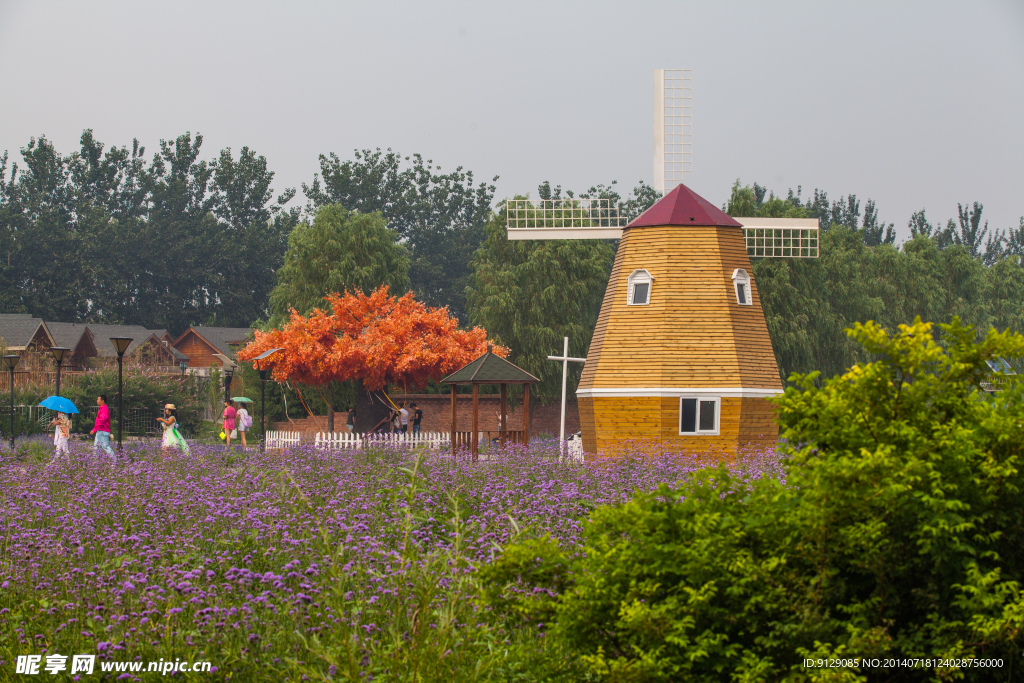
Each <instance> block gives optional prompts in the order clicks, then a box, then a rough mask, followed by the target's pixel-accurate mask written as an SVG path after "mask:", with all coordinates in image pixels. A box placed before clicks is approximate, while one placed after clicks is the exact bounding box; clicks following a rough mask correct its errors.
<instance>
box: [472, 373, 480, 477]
mask: <svg viewBox="0 0 1024 683" xmlns="http://www.w3.org/2000/svg"><path fill="white" fill-rule="evenodd" d="M479 393H480V385H479V384H474V385H473V460H476V456H477V447H478V446H479V443H478V440H477V431H476V430H477V429H478V427H479V419H478V415H477V403H476V399H477V395H478V394H479Z"/></svg>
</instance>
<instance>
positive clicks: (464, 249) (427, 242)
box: [302, 148, 498, 322]
mask: <svg viewBox="0 0 1024 683" xmlns="http://www.w3.org/2000/svg"><path fill="white" fill-rule="evenodd" d="M353 156H354V157H355V158H354V159H348V160H345V161H342V160H341V159H340V158H339V157H338V155H336V154H334V153H331V154H330V155H329V156H325V155H320V172H321V174H322V176H323V180H322V181H321V179H320V175H319V174H318V175H316V176H314V177H313V182H312V183H311V184H310V185H306V184H305V183H303V185H302V191H303V192H304V193H305V195H306V197H307V198H308V199H309V210H310V211H313V210H315V209H318V208H320V207H324V206H329V205H333V204H339V205H341V206H343V207H345V208H346V209H349V210H351V211H357V212H359V213H372V212H374V211H379V212H380V214H381V215H382V216H384V219H385V220H386V221H387V225H388V227H389V228H390V229H392V230H394V231H395V232H396V233H397V234H398V237H399V239H400V240H401V241H402V243H403V244H404V245H405V246H406V248H407V249H408V253H409V259H410V267H409V276H410V281H411V284H412V288H413V290H414V291H415V292H416V297H417V298H418V299H420V300H421V301H423V302H424V303H426V304H427V305H429V306H433V307H441V306H447V307H448V309H449V310H450V311H451V312H452V314H453V315H455V316H457V317H458V318H459V319H460V320H462V321H463V322H465V321H466V319H467V316H466V302H465V296H466V294H465V290H466V286H467V285H468V284H469V279H470V267H469V262H470V259H471V257H472V254H473V252H474V251H476V250H477V248H479V246H480V244H481V243H482V242H483V240H484V231H483V225H484V222H485V221H486V220H487V216H488V214H489V213H490V210H491V201H492V200H493V198H494V185H493V184H491V185H488V184H487V183H479V184H478V185H475V186H474V184H473V182H474V181H473V173H472V171H464V170H463V169H462V167H461V166H459V167H458V168H456V169H455V170H454V171H452V172H450V173H444V174H443V173H441V172H440V171H441V167H440V166H435V165H434V163H433V161H431V160H429V159H428V160H426V161H424V159H423V157H422V156H420V155H419V154H414V155H412V157H404V158H403V157H402V155H401V154H398V153H397V152H393V151H392V150H391V149H388V151H387V153H384V152H382V151H381V150H380V148H378V149H377V150H376V151H373V150H369V149H364V150H363V151H362V152H360V151H358V150H357V151H355V152H354V155H353ZM497 179H498V177H497V176H495V177H494V178H493V181H496V180H497ZM493 181H492V182H493Z"/></svg>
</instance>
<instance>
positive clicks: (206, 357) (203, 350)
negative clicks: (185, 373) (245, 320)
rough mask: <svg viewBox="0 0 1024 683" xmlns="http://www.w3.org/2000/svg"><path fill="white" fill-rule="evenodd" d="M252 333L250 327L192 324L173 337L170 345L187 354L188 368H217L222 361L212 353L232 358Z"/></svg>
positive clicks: (221, 364)
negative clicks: (175, 337) (183, 331)
mask: <svg viewBox="0 0 1024 683" xmlns="http://www.w3.org/2000/svg"><path fill="white" fill-rule="evenodd" d="M252 333H253V329H252V328H250V327H202V326H194V327H190V328H188V331H186V332H185V333H184V334H182V335H181V336H180V337H178V338H177V339H175V340H174V343H173V344H172V346H173V347H174V348H175V349H177V350H178V351H180V352H182V353H184V354H185V355H187V356H188V358H189V368H211V367H217V368H219V367H222V366H223V365H224V363H223V362H222V361H221V360H220V359H219V358H217V357H216V356H215V355H214V354H217V353H219V354H222V355H225V356H227V357H228V358H232V359H233V358H234V357H235V352H236V351H237V350H238V349H239V348H240V347H241V346H243V345H245V343H246V342H247V341H248V340H249V338H250V337H251V336H252Z"/></svg>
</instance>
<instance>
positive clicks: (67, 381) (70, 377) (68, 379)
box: [0, 370, 86, 392]
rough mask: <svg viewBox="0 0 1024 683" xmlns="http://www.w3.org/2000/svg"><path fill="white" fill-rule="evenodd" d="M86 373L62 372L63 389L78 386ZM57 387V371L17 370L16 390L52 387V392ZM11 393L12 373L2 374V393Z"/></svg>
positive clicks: (0, 385)
mask: <svg viewBox="0 0 1024 683" xmlns="http://www.w3.org/2000/svg"><path fill="white" fill-rule="evenodd" d="M85 374H86V373H84V372H80V371H72V370H62V371H61V373H60V385H61V387H73V386H76V385H77V384H78V380H79V378H80V377H82V376H83V375H85ZM56 386H57V371H56V370H53V371H46V370H20V371H19V370H15V371H14V389H15V391H21V390H24V389H36V388H39V387H50V388H51V392H52V390H53V389H54V388H56ZM4 391H6V392H10V391H11V373H10V372H0V392H4Z"/></svg>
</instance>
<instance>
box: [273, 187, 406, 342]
mask: <svg viewBox="0 0 1024 683" xmlns="http://www.w3.org/2000/svg"><path fill="white" fill-rule="evenodd" d="M396 240H397V235H396V233H395V232H394V231H393V230H389V229H388V227H387V223H386V222H385V220H384V218H383V216H381V214H380V213H378V212H374V213H365V214H364V213H355V212H353V211H350V210H349V209H346V208H345V207H343V206H340V205H331V206H325V207H323V208H321V209H319V210H318V211H317V212H316V216H315V217H314V218H313V223H312V224H311V225H310V224H307V223H300V224H298V225H297V226H296V227H295V229H294V230H293V231H292V233H291V235H289V237H288V251H287V252H286V253H285V257H284V266H282V268H281V269H280V270H279V271H278V273H277V286H276V287H275V288H274V290H273V291H272V292H271V293H270V310H271V324H272V325H273V326H280V325H283V324H284V323H285V322H287V321H288V317H289V315H290V311H291V309H292V308H294V309H296V310H297V311H298V312H299V313H301V314H303V315H307V314H308V313H309V312H310V311H312V310H313V309H315V308H317V307H319V306H320V304H321V303H322V300H323V297H324V296H326V295H327V294H330V293H332V292H337V293H339V294H344V293H345V292H346V291H351V292H354V291H360V292H363V293H367V294H368V293H370V292H372V291H373V290H375V289H376V288H378V287H380V286H381V285H387V286H388V287H390V288H391V291H392V292H396V293H401V292H405V291H407V290H408V289H409V275H408V273H409V256H408V253H407V251H406V249H405V247H403V246H402V245H401V244H399V243H398V242H397V241H396Z"/></svg>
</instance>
